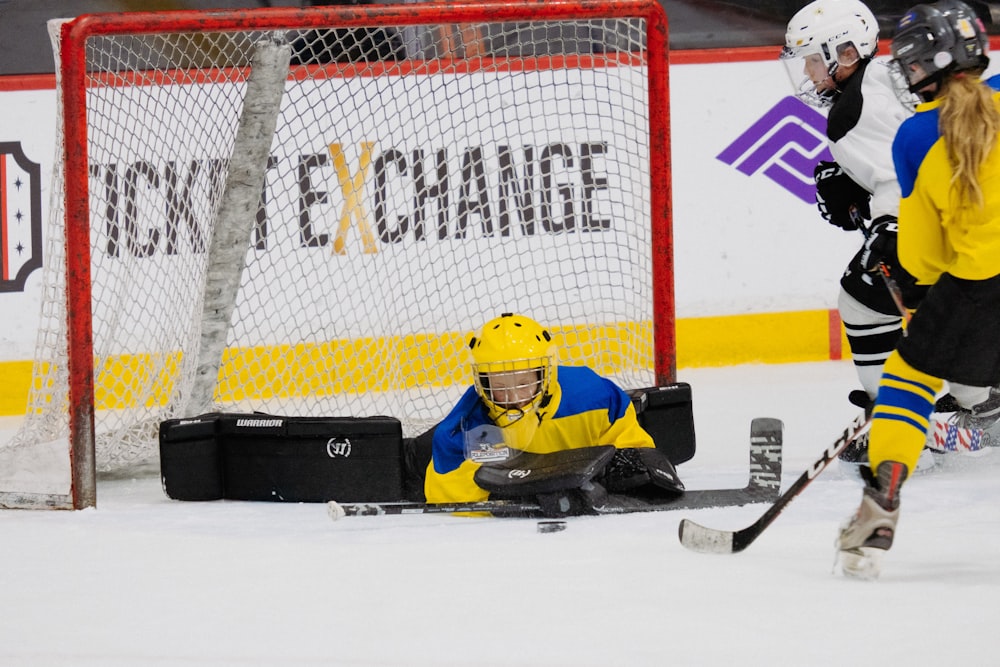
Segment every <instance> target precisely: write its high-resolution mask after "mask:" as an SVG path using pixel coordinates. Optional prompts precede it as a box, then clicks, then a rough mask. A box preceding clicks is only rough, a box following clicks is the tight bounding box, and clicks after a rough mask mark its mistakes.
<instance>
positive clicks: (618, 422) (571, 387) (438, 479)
mask: <svg viewBox="0 0 1000 667" xmlns="http://www.w3.org/2000/svg"><path fill="white" fill-rule="evenodd" d="M556 378H557V384H556V385H555V386H554V387H553V388H552V392H551V396H552V398H551V400H550V401H549V402H548V403H547V404H546V405H545V407H543V408H541V409H540V411H539V412H540V414H541V415H542V419H541V422H540V423H539V425H538V430H537V431H535V434H534V437H532V439H531V442H530V443H529V444H528V445H527V446H525V447H524V450H525V451H530V452H533V453H538V454H546V453H550V452H557V451H561V450H565V449H576V448H580V447H590V446H593V445H614V446H615V447H619V448H627V447H653V446H654V443H653V439H652V437H650V435H649V434H648V433H646V431H645V430H643V428H642V427H641V426H640V425H639V420H638V418H637V416H636V413H635V408H634V407H633V406H632V401H631V400H630V399H629V397H628V395H627V394H626V393H625V392H624V391H622V390H621V388H620V387H618V385H616V384H615V383H614V382H612V381H610V380H608V379H606V378H603V377H601V376H600V375H598V374H597V373H595V372H594V371H593V370H591V369H590V368H587V367H584V366H560V367H559V369H558V372H557V374H556ZM532 418H533V417H532ZM490 423H492V422H490V420H489V416H488V414H487V410H486V406H485V405H484V404H483V402H482V400H481V399H480V398H479V395H478V394H477V393H476V390H475V388H473V387H470V388H469V389H468V390H466V392H465V394H464V395H463V396H462V398H461V400H460V401H459V402H458V404H456V405H455V407H454V408H453V409H452V411H451V412H450V413H449V414H448V416H447V417H445V418H444V420H442V421H441V423H440V424H438V426H437V428H436V429H435V430H434V441H433V455H432V458H431V462H430V465H428V466H427V477H426V481H425V483H424V493H425V495H426V496H427V502H430V503H444V502H474V501H479V500H486V499H487V498H488V497H489V493H488V492H487V491H484V490H483V489H481V488H479V487H478V486H476V483H475V481H474V480H473V475H475V473H476V470H477V469H478V468H479V465H480V464H478V463H473V462H471V461H467V460H466V458H465V435H464V431H466V430H469V429H474V428H475V427H476V426H482V425H484V424H490Z"/></svg>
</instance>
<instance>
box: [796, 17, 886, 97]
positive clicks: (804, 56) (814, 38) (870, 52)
mask: <svg viewBox="0 0 1000 667" xmlns="http://www.w3.org/2000/svg"><path fill="white" fill-rule="evenodd" d="M848 47H854V50H855V51H857V56H856V57H855V56H854V54H853V52H852V53H851V54H850V55H846V54H845V51H846V49H847V48H848ZM877 49H878V20H876V18H875V15H874V14H872V11H871V10H870V9H868V7H867V5H865V4H864V3H863V2H859V0H815V2H810V3H809V4H808V5H806V6H805V7H803V8H802V9H800V10H799V11H798V12H796V14H795V16H793V17H792V18H791V20H790V21H789V22H788V27H787V29H786V30H785V48H784V49H782V51H781V60H782V61H783V62H784V63H785V67H786V69H787V70H788V75H789V77H790V78H791V81H792V87H793V88H794V89H795V92H796V95H797V96H798V97H799V98H800V99H801V100H803V101H804V102H807V103H808V104H811V105H813V106H819V107H823V106H829V105H830V104H831V103H832V101H833V96H834V94H835V93H836V87H835V86H834V85H833V83H832V78H833V74H834V72H836V71H837V68H838V67H841V66H849V65H853V64H854V63H856V62H858V61H859V60H865V59H869V58H872V57H873V56H874V55H875V51H876V50H877ZM810 63H812V64H814V65H817V67H816V69H817V70H819V72H818V73H817V72H816V71H814V72H813V76H812V77H810V76H809V74H808V73H807V69H806V67H807V64H810ZM820 63H821V64H822V67H819V66H818V65H819V64H820ZM824 71H825V73H826V77H824V79H825V80H826V83H825V84H824V83H823V82H822V81H817V80H816V78H818V77H822V74H823V72H824Z"/></svg>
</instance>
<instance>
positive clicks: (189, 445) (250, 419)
mask: <svg viewBox="0 0 1000 667" xmlns="http://www.w3.org/2000/svg"><path fill="white" fill-rule="evenodd" d="M629 395H630V397H631V398H632V402H633V405H634V406H635V408H636V412H637V413H638V417H639V423H640V424H641V425H642V426H643V428H645V429H646V431H647V432H649V434H650V435H651V436H652V437H653V441H654V442H655V443H656V449H655V450H648V451H642V450H623V451H624V452H633V454H631V455H628V454H619V457H618V458H617V459H616V461H615V464H614V465H611V466H609V465H608V461H610V460H611V458H612V457H610V456H609V457H603V456H598V457H596V459H593V458H588V457H584V458H585V459H586V460H581V461H583V468H584V469H578V466H577V464H579V463H581V461H578V460H577V457H575V456H572V455H571V456H570V457H569V458H568V459H563V460H560V461H556V460H555V459H553V460H552V461H551V465H550V464H546V463H544V461H533V462H532V465H533V466H535V467H536V468H539V469H545V470H546V471H548V472H550V473H551V474H552V477H551V478H550V480H549V483H548V484H549V485H548V486H546V490H545V491H543V492H541V494H540V495H545V494H555V495H549V496H548V498H549V499H550V500H551V501H552V503H553V505H552V507H553V508H554V509H553V511H552V512H553V514H559V513H560V511H559V510H558V508H559V507H560V506H561V505H562V504H565V502H566V501H565V500H564V499H563V500H560V498H561V496H560V495H559V492H560V490H553V489H554V488H555V487H552V486H551V484H552V483H555V484H556V485H557V486H558V484H563V483H565V484H567V485H568V486H567V488H572V489H580V488H583V487H587V488H591V487H593V486H594V485H593V484H592V481H591V479H592V478H593V477H594V475H597V474H599V473H603V476H602V477H601V481H602V482H603V484H607V483H608V482H607V479H606V478H608V477H612V476H613V474H614V473H613V471H614V470H615V469H616V468H617V470H618V472H622V471H623V470H624V472H625V473H628V472H631V473H633V475H632V477H631V479H632V480H636V481H634V482H629V481H622V482H619V483H622V484H629V483H633V484H635V485H636V486H635V489H634V490H635V491H639V492H641V489H640V488H639V486H642V485H645V486H647V488H650V485H651V487H659V488H660V489H662V490H666V491H667V492H669V493H680V492H681V491H683V485H682V484H681V483H680V480H679V479H677V476H676V472H675V471H674V468H673V466H674V465H678V464H680V463H683V462H685V461H688V460H690V459H691V458H692V457H693V456H694V453H695V435H694V418H693V411H692V401H691V387H690V385H688V384H687V383H683V382H681V383H675V384H672V385H667V386H664V387H653V388H648V389H638V390H632V391H630V392H629ZM432 435H433V429H432V430H430V431H428V432H426V433H424V434H422V435H420V436H419V437H417V438H414V439H405V440H404V438H403V437H402V427H401V424H400V422H399V420H398V419H395V418H392V417H325V418H314V417H281V416H274V415H267V414H261V413H251V414H226V413H208V414H204V415H200V416H197V417H194V418H189V419H171V420H167V421H165V422H163V423H162V424H161V425H160V434H159V445H160V471H161V477H162V482H163V490H164V492H165V493H166V495H167V496H168V497H169V498H172V499H174V500H188V501H204V500H221V499H229V500H259V501H260V500H262V501H287V502H326V501H329V500H336V501H338V502H348V503H356V502H395V501H402V500H410V501H418V502H422V501H423V500H424V497H423V477H424V472H425V471H426V469H427V465H428V463H429V462H430V458H431V438H432ZM609 449H610V450H611V451H610V454H611V455H614V454H615V452H614V451H613V449H614V448H610V447H609ZM587 450H590V452H591V453H593V452H596V451H598V450H596V449H594V448H587ZM557 458H559V457H557ZM605 458H607V460H604V459H605ZM552 466H556V468H553V467H552ZM606 467H607V468H608V469H607V470H605V468H606ZM639 468H643V469H644V470H645V471H646V476H645V477H644V476H643V475H642V474H641V472H642V471H641V470H639ZM637 471H638V472H637ZM484 475H486V478H487V479H486V480H485V482H484V481H480V482H479V483H480V484H483V488H486V489H488V490H490V491H491V492H493V493H494V494H495V495H497V497H500V496H511V495H523V493H526V492H527V493H530V492H529V491H526V489H514V488H507V489H505V490H501V489H496V490H494V488H491V487H490V486H489V485H490V484H496V482H495V481H492V482H491V481H490V479H489V473H484ZM581 475H582V476H581ZM557 480H564V481H557ZM603 484H601V485H598V486H603ZM611 485H612V486H614V482H612V484H611ZM611 490H612V491H626V492H629V491H632V490H633V489H624V488H613V489H611ZM584 495H586V494H584ZM592 500H598V499H597V498H593V499H592Z"/></svg>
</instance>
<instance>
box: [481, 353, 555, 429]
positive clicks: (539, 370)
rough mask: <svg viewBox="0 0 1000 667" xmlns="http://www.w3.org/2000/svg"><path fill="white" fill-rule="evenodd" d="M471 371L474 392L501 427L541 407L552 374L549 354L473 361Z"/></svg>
mask: <svg viewBox="0 0 1000 667" xmlns="http://www.w3.org/2000/svg"><path fill="white" fill-rule="evenodd" d="M472 370H473V382H474V383H475V387H476V392H477V393H478V394H479V397H480V398H481V399H482V400H483V403H485V404H486V407H487V410H488V411H489V414H490V418H491V419H493V420H494V421H495V422H497V423H498V425H501V426H503V425H506V424H510V423H513V422H516V421H518V420H519V419H521V417H523V416H524V415H525V414H528V413H531V412H534V411H535V410H537V409H538V408H539V407H542V404H543V401H544V400H545V397H546V396H547V395H548V394H549V393H550V392H549V389H550V386H551V382H552V378H553V376H554V375H555V372H554V359H553V357H552V356H545V357H534V358H529V359H516V360H511V361H493V362H488V363H478V364H477V363H474V364H473V365H472Z"/></svg>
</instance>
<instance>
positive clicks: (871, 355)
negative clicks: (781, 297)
mask: <svg viewBox="0 0 1000 667" xmlns="http://www.w3.org/2000/svg"><path fill="white" fill-rule="evenodd" d="M878 35H879V27H878V21H877V20H876V18H875V16H874V14H873V13H872V12H871V10H870V9H869V8H868V7H867V6H866V5H865V4H864V3H862V2H860V1H859V0H815V1H814V2H811V3H809V4H808V5H806V6H805V7H803V8H802V9H801V10H799V11H798V12H797V13H796V14H795V15H794V16H793V17H792V18H791V20H790V21H789V22H788V26H787V29H786V33H785V48H784V49H783V51H782V54H781V60H782V62H783V63H784V64H785V66H786V69H787V71H788V74H789V76H790V77H791V80H792V84H793V86H794V88H795V90H796V94H797V96H798V97H799V98H800V99H802V100H803V101H805V102H807V103H809V104H811V105H812V106H815V107H818V108H823V109H828V117H827V138H828V140H829V146H830V152H831V153H832V155H833V157H834V160H835V161H834V162H820V163H819V164H818V165H817V167H816V171H815V176H816V200H817V205H818V206H819V210H820V213H821V214H822V216H823V218H824V219H825V220H826V221H827V222H829V223H830V224H832V225H835V226H837V227H841V228H843V229H845V230H849V231H857V230H860V231H861V232H863V234H864V237H863V239H862V237H861V235H860V234H859V241H863V245H862V246H861V248H860V249H859V250H858V252H857V253H856V254H855V256H854V257H853V258H852V259H851V261H850V263H849V264H848V266H847V268H846V270H845V271H844V275H843V276H842V277H841V280H840V285H841V290H840V296H839V299H838V309H839V312H840V316H841V320H842V321H843V323H844V328H845V330H846V332H847V340H848V343H849V344H850V348H851V356H852V358H853V360H854V365H855V368H856V370H857V374H858V379H859V380H860V382H861V386H862V388H863V389H864V392H863V393H862V392H858V391H855V392H851V400H852V402H853V403H855V404H857V405H859V406H861V407H865V408H870V406H871V403H872V402H873V401H874V399H875V396H876V395H877V393H878V383H879V379H880V378H881V376H882V369H883V366H884V365H885V361H886V359H887V358H888V357H889V355H890V354H891V353H892V351H893V350H894V349H895V347H896V343H897V342H898V340H899V338H900V336H901V335H902V332H903V313H904V312H905V311H906V310H907V308H915V307H916V306H917V305H918V304H919V302H920V300H921V299H922V298H923V294H924V293H925V292H926V286H918V285H917V284H916V281H915V280H914V279H913V277H912V276H911V275H910V274H909V273H908V272H907V271H906V270H905V269H904V268H903V267H902V266H901V265H900V263H899V260H898V258H897V254H896V233H897V216H898V214H899V201H900V187H899V183H898V182H897V180H896V172H895V168H894V166H893V162H892V142H893V139H894V138H895V136H896V131H897V129H898V128H899V126H900V124H901V123H902V122H903V121H904V120H905V119H906V118H908V117H909V116H911V115H912V113H913V108H914V107H915V105H916V104H917V103H918V102H919V100H918V99H917V98H916V96H912V95H910V94H909V93H908V92H907V91H906V84H905V83H904V82H902V81H899V80H898V77H897V76H896V75H895V74H894V70H893V69H892V68H891V67H890V66H889V65H888V63H886V62H884V61H881V60H876V59H875V54H876V51H877V48H878ZM869 221H870V222H869ZM880 265H884V266H885V269H886V270H887V272H888V274H889V276H890V277H891V279H892V281H894V282H895V283H896V284H897V285H898V286H899V287H900V291H901V294H900V295H899V296H901V300H902V301H903V302H904V303H899V302H898V301H897V299H896V298H894V297H893V295H892V293H891V292H890V290H889V289H888V288H887V286H886V283H885V281H884V279H883V277H882V276H881V275H879V273H880V271H881V267H880ZM950 389H951V396H949V397H946V398H944V399H943V400H942V401H941V402H940V403H939V406H938V412H939V413H940V412H948V413H954V414H953V415H952V418H951V426H952V430H954V426H956V425H958V426H962V427H965V428H968V427H973V428H984V427H985V426H988V425H989V424H991V423H992V422H993V421H995V416H994V414H993V413H997V414H1000V393H997V392H995V391H994V392H993V393H992V394H991V396H990V397H989V399H988V400H987V401H986V402H983V399H982V395H981V393H980V391H981V390H978V389H977V390H975V391H970V390H968V389H969V388H966V387H964V386H962V385H958V384H954V383H953V384H952V385H951V386H950ZM984 420H985V421H984ZM986 422H988V423H986ZM944 424H945V422H944V421H942V425H944ZM932 436H933V432H932ZM932 439H933V437H932ZM929 442H930V440H929ZM981 444H985V439H984V441H983V442H981V443H980V445H981ZM865 455H866V454H865V447H864V443H863V442H859V443H856V446H853V447H849V448H848V449H847V450H846V451H845V453H844V454H843V455H842V458H845V459H848V460H863V459H864V457H865Z"/></svg>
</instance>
